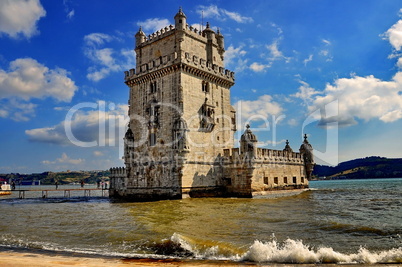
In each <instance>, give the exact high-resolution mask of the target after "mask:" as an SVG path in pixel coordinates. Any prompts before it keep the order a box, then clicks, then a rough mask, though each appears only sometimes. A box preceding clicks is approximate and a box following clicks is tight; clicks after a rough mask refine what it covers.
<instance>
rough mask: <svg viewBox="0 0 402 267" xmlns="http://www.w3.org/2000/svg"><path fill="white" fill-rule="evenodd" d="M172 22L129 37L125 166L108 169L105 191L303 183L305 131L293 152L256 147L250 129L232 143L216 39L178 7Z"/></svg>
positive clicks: (246, 192) (224, 192) (189, 191)
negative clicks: (132, 62) (131, 65)
mask: <svg viewBox="0 0 402 267" xmlns="http://www.w3.org/2000/svg"><path fill="white" fill-rule="evenodd" d="M174 20H175V26H172V25H170V26H166V27H165V28H163V29H161V30H160V31H157V32H156V33H153V34H152V35H149V36H146V35H145V33H144V32H143V31H142V29H141V28H140V29H139V31H138V32H137V33H136V35H135V40H136V42H135V43H136V46H135V52H136V68H135V69H131V70H129V71H126V72H125V83H126V84H127V85H128V87H129V88H130V94H129V117H130V122H129V125H128V129H127V132H126V134H125V137H124V144H125V147H124V163H125V168H111V169H110V172H111V174H110V190H109V193H110V196H111V197H112V198H119V199H123V200H127V201H146V200H158V199H179V198H182V197H185V196H190V197H231V196H236V197H252V196H254V195H258V194H264V192H266V191H270V190H284V189H298V188H307V187H308V180H309V178H310V176H311V172H312V170H313V165H314V162H313V155H312V146H311V145H310V144H309V142H308V140H307V136H305V139H304V142H303V144H302V145H301V147H300V150H299V152H293V150H292V148H291V147H290V146H289V142H286V146H285V148H284V149H283V150H272V149H263V148H258V147H257V138H256V136H255V135H254V134H253V133H252V131H251V129H250V127H249V126H248V125H247V129H246V130H245V132H244V134H243V135H242V136H241V140H240V148H234V145H233V143H234V133H235V131H236V111H235V109H234V108H233V107H232V106H231V104H230V87H231V86H233V85H234V81H235V78H234V72H232V71H230V70H227V69H225V68H224V52H225V48H224V37H223V35H222V34H221V33H220V32H219V30H218V31H217V32H215V31H213V30H212V29H211V28H210V25H209V24H208V23H207V25H206V28H205V29H204V30H203V31H199V30H198V29H196V28H193V27H192V26H189V25H188V24H187V23H186V16H185V14H184V13H183V12H182V10H181V9H180V10H179V12H178V13H177V14H176V16H175V17H174Z"/></svg>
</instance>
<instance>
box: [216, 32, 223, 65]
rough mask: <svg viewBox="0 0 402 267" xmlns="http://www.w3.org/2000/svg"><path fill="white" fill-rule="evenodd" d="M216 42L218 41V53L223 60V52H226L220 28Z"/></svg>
mask: <svg viewBox="0 0 402 267" xmlns="http://www.w3.org/2000/svg"><path fill="white" fill-rule="evenodd" d="M216 42H217V43H218V53H219V55H220V56H221V58H222V60H223V54H224V53H225V42H224V38H223V35H222V34H221V32H220V30H219V29H218V31H217V32H216Z"/></svg>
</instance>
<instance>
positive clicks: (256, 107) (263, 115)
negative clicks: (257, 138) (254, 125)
mask: <svg viewBox="0 0 402 267" xmlns="http://www.w3.org/2000/svg"><path fill="white" fill-rule="evenodd" d="M234 107H235V109H236V112H237V116H238V118H239V121H238V124H239V125H238V128H239V129H240V128H241V126H244V125H245V123H246V122H250V121H265V122H268V123H267V124H268V125H269V121H270V119H271V116H278V115H281V114H282V113H283V108H282V107H281V105H280V104H279V103H277V102H275V101H273V99H272V96H270V95H262V96H260V97H259V98H258V99H257V100H240V101H237V102H236V103H235V104H234Z"/></svg>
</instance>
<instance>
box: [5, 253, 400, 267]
mask: <svg viewBox="0 0 402 267" xmlns="http://www.w3.org/2000/svg"><path fill="white" fill-rule="evenodd" d="M0 266H4V267H8V266H10V267H27V266H28V267H51V266H56V267H60V266H78V267H81V266H82V267H84V266H85V267H95V266H96V267H103V266H105V267H106V266H107V267H122V266H123V267H127V266H144V267H145V266H185V267H187V266H197V267H217V266H225V267H241V266H267V267H290V266H297V267H313V266H314V267H317V266H324V267H329V266H332V267H335V266H341V267H347V266H349V267H351V266H353V267H357V266H366V265H360V264H275V263H273V264H257V263H251V262H239V263H236V262H227V261H201V260H184V261H179V260H166V259H164V260H157V259H122V258H114V257H95V256H90V255H79V254H74V253H72V254H71V255H65V254H64V253H60V254H59V253H57V252H52V253H35V252H20V251H13V250H10V251H0ZM369 266H370V267H396V266H402V264H370V265H369Z"/></svg>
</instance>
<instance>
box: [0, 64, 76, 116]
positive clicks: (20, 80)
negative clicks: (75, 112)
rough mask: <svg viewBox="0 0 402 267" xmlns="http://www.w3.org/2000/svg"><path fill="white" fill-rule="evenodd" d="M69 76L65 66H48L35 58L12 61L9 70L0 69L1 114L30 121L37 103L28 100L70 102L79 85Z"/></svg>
mask: <svg viewBox="0 0 402 267" xmlns="http://www.w3.org/2000/svg"><path fill="white" fill-rule="evenodd" d="M68 75H69V73H68V72H67V71H66V70H64V69H61V68H55V69H49V68H48V67H46V66H44V65H43V64H41V63H39V62H37V61H36V60H34V59H32V58H20V59H16V60H14V61H12V62H10V64H9V68H8V69H6V70H3V69H0V105H1V107H0V117H2V118H10V119H12V120H15V121H27V120H29V119H30V118H31V117H33V116H35V108H36V107H37V105H36V104H33V103H29V102H28V101H30V100H31V99H34V98H36V99H44V98H53V99H55V100H57V101H60V102H69V101H71V99H72V98H73V96H74V94H75V91H76V90H77V89H78V88H77V86H76V85H75V83H74V81H72V80H71V79H70V78H69V77H68Z"/></svg>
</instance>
